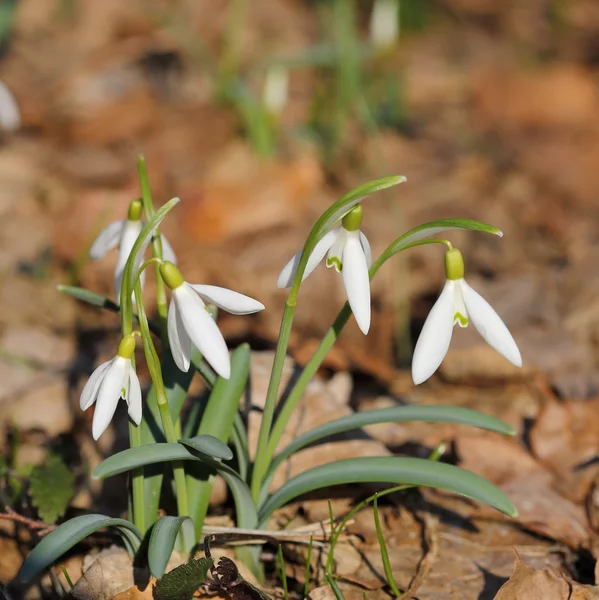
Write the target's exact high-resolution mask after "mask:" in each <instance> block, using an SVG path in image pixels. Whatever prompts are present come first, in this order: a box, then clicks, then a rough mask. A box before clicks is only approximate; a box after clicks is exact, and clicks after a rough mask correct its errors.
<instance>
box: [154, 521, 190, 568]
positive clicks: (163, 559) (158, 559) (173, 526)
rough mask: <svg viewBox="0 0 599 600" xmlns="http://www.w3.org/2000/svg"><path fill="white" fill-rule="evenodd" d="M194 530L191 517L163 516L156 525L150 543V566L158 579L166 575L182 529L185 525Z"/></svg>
mask: <svg viewBox="0 0 599 600" xmlns="http://www.w3.org/2000/svg"><path fill="white" fill-rule="evenodd" d="M186 522H187V524H188V525H190V526H191V527H192V528H193V522H192V520H191V519H190V518H189V517H169V516H163V517H160V519H158V521H156V523H154V525H153V526H152V532H151V534H150V541H149V543H148V565H149V567H150V572H151V573H152V575H153V576H154V577H156V579H160V577H162V576H163V575H164V571H165V569H166V565H167V563H168V560H169V558H170V557H171V554H172V553H173V548H174V547H175V541H176V540H177V535H179V531H180V530H181V527H183V526H185V524H186Z"/></svg>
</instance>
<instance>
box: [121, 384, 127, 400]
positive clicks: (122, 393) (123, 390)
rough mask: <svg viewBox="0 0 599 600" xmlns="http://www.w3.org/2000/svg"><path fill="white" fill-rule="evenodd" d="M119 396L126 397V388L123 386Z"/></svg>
mask: <svg viewBox="0 0 599 600" xmlns="http://www.w3.org/2000/svg"><path fill="white" fill-rule="evenodd" d="M121 398H123V399H124V400H126V399H127V390H126V389H125V388H124V387H122V388H121Z"/></svg>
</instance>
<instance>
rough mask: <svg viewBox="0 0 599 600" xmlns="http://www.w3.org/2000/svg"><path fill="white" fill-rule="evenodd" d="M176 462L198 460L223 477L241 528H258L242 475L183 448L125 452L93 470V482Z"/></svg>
mask: <svg viewBox="0 0 599 600" xmlns="http://www.w3.org/2000/svg"><path fill="white" fill-rule="evenodd" d="M177 460H197V461H200V462H202V463H203V464H205V465H207V466H208V467H211V468H212V469H214V470H215V471H217V472H218V473H220V475H221V476H222V478H223V479H224V480H225V482H226V483H227V485H228V486H229V488H230V489H231V493H232V494H233V499H234V501H235V509H236V512H237V522H238V526H239V527H244V528H246V529H252V528H255V527H256V524H257V522H258V515H257V512H256V506H255V505H254V503H253V501H252V494H251V492H250V489H249V488H248V486H247V484H246V483H245V481H243V479H241V477H239V474H238V473H236V472H235V471H234V470H233V469H232V468H231V467H229V466H227V465H225V464H223V463H221V462H220V461H219V460H215V459H211V458H209V457H208V456H202V457H201V458H200V457H199V456H194V455H193V454H192V453H191V452H190V451H189V450H188V449H187V448H186V447H185V446H183V445H182V444H167V443H159V444H148V445H146V446H139V447H137V448H129V449H128V450H123V451H122V452H118V453H117V454H113V455H112V456H109V457H108V458H107V459H106V460H104V461H102V462H101V463H100V464H99V465H98V466H97V467H96V468H95V470H94V478H96V479H101V478H104V477H111V476H112V475H118V474H119V473H124V472H126V471H130V470H131V469H135V468H137V467H144V466H146V465H151V464H155V463H162V462H171V461H177Z"/></svg>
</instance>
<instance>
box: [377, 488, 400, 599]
mask: <svg viewBox="0 0 599 600" xmlns="http://www.w3.org/2000/svg"><path fill="white" fill-rule="evenodd" d="M373 509H374V526H375V528H376V537H377V539H378V541H379V548H380V549H381V559H382V561H383V569H384V571H385V577H386V578H387V583H388V584H389V587H390V588H391V591H392V592H393V595H394V596H395V597H396V598H399V596H401V592H400V591H399V588H398V587H397V583H395V578H394V577H393V570H392V569H391V561H390V560H389V552H388V551H387V543H386V542H385V536H384V535H383V528H382V527H381V520H380V518H379V503H378V501H377V499H376V498H375V499H374V504H373Z"/></svg>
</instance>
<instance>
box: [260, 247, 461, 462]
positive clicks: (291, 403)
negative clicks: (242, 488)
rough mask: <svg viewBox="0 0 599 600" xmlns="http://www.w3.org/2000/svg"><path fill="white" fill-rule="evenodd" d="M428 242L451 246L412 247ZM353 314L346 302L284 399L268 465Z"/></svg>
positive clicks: (379, 263)
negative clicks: (317, 373) (293, 416)
mask: <svg viewBox="0 0 599 600" xmlns="http://www.w3.org/2000/svg"><path fill="white" fill-rule="evenodd" d="M426 244H445V245H446V246H447V247H449V248H450V247H451V244H450V242H448V241H447V240H444V239H438V238H434V239H426V240H418V241H416V242H412V244H411V245H410V247H414V246H423V245H426ZM387 258H388V257H387V256H386V253H385V252H384V253H383V254H382V255H381V256H380V257H379V259H378V260H377V261H376V262H375V263H374V264H373V265H372V267H371V268H370V272H369V276H370V280H372V278H373V277H374V276H375V275H376V273H377V272H378V270H379V269H380V268H381V266H382V265H383V263H384V262H385V260H386V259H387ZM351 314H352V312H351V308H350V307H349V303H348V302H346V303H345V305H344V306H343V308H342V309H341V311H340V312H339V314H338V315H337V318H336V319H335V321H334V322H333V324H332V325H331V327H330V328H329V330H328V331H327V332H326V334H325V335H324V337H323V338H322V341H321V342H320V344H319V346H318V348H317V349H316V351H315V352H314V354H313V355H312V357H311V358H310V360H309V361H308V363H307V364H306V366H305V367H304V368H303V370H302V373H301V375H300V376H299V377H298V379H297V381H296V383H295V385H294V386H293V388H292V390H291V392H290V393H289V396H287V399H286V400H285V401H284V403H283V406H282V408H281V411H280V412H279V415H278V417H277V420H276V421H275V424H274V425H273V427H272V431H271V432H270V437H269V440H268V444H267V449H266V453H265V456H264V458H263V461H264V463H265V464H266V465H267V466H268V465H269V464H270V462H271V460H272V457H273V456H274V454H275V452H276V451H277V446H278V445H279V442H280V441H281V437H282V435H283V433H284V431H285V427H286V425H287V423H288V422H289V419H290V418H291V415H292V414H293V411H294V410H295V409H296V407H297V405H298V403H299V401H300V400H301V397H302V395H303V393H304V392H305V391H306V387H307V386H308V384H309V383H310V380H311V379H312V377H314V375H316V372H317V371H318V369H319V368H320V365H321V364H322V362H323V361H324V359H325V357H326V355H327V354H328V352H329V350H330V349H331V348H332V347H333V345H334V344H335V342H336V341H337V338H338V337H339V335H340V334H341V331H342V330H343V328H344V327H345V325H346V324H347V322H348V321H349V318H350V317H351ZM265 411H266V409H265ZM261 431H262V430H261Z"/></svg>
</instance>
